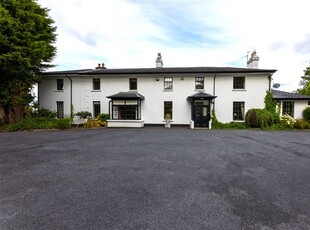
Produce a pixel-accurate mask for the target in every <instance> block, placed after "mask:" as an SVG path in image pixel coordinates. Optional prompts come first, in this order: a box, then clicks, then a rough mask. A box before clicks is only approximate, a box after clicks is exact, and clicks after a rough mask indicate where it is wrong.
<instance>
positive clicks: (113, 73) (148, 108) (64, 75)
mask: <svg viewBox="0 0 310 230" xmlns="http://www.w3.org/2000/svg"><path fill="white" fill-rule="evenodd" d="M258 60H259V59H258V57H257V55H256V52H253V54H252V56H251V58H250V59H249V61H248V67H247V68H232V67H177V68H171V67H169V68H166V67H163V61H162V57H161V54H158V57H157V59H156V68H131V69H107V68H105V66H104V65H103V64H102V65H100V64H99V65H98V67H97V68H95V69H86V70H70V71H56V72H45V73H43V79H42V81H41V83H40V84H39V87H38V88H39V90H38V95H39V106H40V108H47V109H50V110H54V111H57V115H58V117H65V116H70V113H71V109H72V108H73V109H74V112H79V111H89V112H91V113H92V115H93V117H96V116H97V115H98V114H100V113H109V114H110V116H111V119H110V120H109V122H108V126H109V127H143V126H144V124H163V122H164V119H165V117H166V115H167V114H169V115H170V118H171V123H172V125H189V124H190V123H191V124H194V126H195V127H206V128H210V119H211V111H212V109H215V113H216V116H217V118H218V120H219V121H221V122H230V121H244V116H245V113H246V111H247V110H249V109H251V108H263V107H264V97H265V95H266V91H267V90H271V80H272V75H273V74H274V73H275V72H276V70H273V69H258V68H257V67H258Z"/></svg>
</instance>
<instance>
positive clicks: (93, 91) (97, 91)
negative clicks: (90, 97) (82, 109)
mask: <svg viewBox="0 0 310 230" xmlns="http://www.w3.org/2000/svg"><path fill="white" fill-rule="evenodd" d="M91 92H101V90H100V89H99V90H92V91H91Z"/></svg>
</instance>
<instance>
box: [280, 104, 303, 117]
mask: <svg viewBox="0 0 310 230" xmlns="http://www.w3.org/2000/svg"><path fill="white" fill-rule="evenodd" d="M287 101H289V100H287ZM307 107H308V101H304V100H301V101H294V118H295V119H302V118H303V116H302V112H303V111H304V110H305V109H306V108H307ZM280 114H281V116H282V115H283V101H282V102H281V110H280Z"/></svg>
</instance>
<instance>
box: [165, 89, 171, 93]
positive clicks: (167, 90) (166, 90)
mask: <svg viewBox="0 0 310 230" xmlns="http://www.w3.org/2000/svg"><path fill="white" fill-rule="evenodd" d="M163 92H173V89H164V90H163Z"/></svg>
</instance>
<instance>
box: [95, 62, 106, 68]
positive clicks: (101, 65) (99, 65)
mask: <svg viewBox="0 0 310 230" xmlns="http://www.w3.org/2000/svg"><path fill="white" fill-rule="evenodd" d="M96 69H106V68H105V66H104V63H102V64H100V63H98V66H97V67H96Z"/></svg>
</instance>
